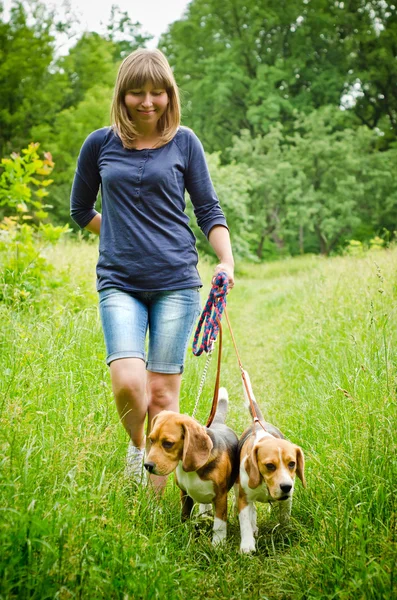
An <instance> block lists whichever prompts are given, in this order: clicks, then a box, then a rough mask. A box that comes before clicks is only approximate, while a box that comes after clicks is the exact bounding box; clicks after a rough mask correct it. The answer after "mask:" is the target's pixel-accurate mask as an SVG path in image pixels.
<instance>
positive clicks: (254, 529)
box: [252, 525, 259, 537]
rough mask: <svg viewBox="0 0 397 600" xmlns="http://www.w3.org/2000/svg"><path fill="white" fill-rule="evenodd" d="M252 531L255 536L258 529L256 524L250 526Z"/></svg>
mask: <svg viewBox="0 0 397 600" xmlns="http://www.w3.org/2000/svg"><path fill="white" fill-rule="evenodd" d="M252 533H253V534H254V536H255V537H258V533H259V529H258V528H257V526H256V525H254V526H253V527H252Z"/></svg>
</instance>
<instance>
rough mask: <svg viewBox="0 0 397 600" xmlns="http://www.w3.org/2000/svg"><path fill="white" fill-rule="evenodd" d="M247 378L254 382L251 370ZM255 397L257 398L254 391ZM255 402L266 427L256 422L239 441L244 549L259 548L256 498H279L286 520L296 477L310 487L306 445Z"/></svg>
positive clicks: (240, 516) (283, 520)
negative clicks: (265, 416) (272, 422)
mask: <svg viewBox="0 0 397 600" xmlns="http://www.w3.org/2000/svg"><path fill="white" fill-rule="evenodd" d="M246 380H247V382H248V385H249V386H250V383H249V377H248V373H246ZM251 390H252V388H251ZM244 392H245V390H244ZM251 397H252V398H254V396H253V394H251ZM254 405H255V410H256V411H257V416H258V418H259V419H260V421H261V423H262V424H263V426H264V428H265V430H266V431H264V429H263V428H262V427H261V425H259V424H258V423H255V425H254V426H252V427H250V428H249V429H247V430H246V431H245V432H244V433H243V435H242V436H241V438H240V442H239V450H240V473H239V481H238V512H239V521H240V531H241V545H240V551H241V552H244V553H250V552H254V551H255V538H254V535H256V534H257V533H258V528H257V524H256V507H255V502H278V503H279V506H280V523H281V524H285V523H286V522H287V521H288V519H289V517H290V514H291V507H292V495H293V492H294V485H295V477H296V476H297V477H298V478H299V479H300V480H301V482H302V485H303V487H306V480H305V474H304V469H305V459H304V455H303V452H302V449H301V448H299V446H296V445H295V444H292V443H291V442H289V441H288V440H286V439H284V436H283V435H282V433H281V432H280V431H279V430H278V429H277V428H276V427H273V426H272V425H270V424H269V423H266V422H265V421H264V420H263V416H262V414H261V412H260V410H259V407H258V405H257V403H256V401H255V400H254Z"/></svg>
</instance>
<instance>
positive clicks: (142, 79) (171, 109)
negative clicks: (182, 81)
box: [111, 48, 181, 148]
mask: <svg viewBox="0 0 397 600" xmlns="http://www.w3.org/2000/svg"><path fill="white" fill-rule="evenodd" d="M148 82H150V83H151V84H152V85H153V86H154V87H155V88H161V89H163V88H164V89H165V90H166V92H167V95H168V105H167V108H166V110H165V112H164V114H163V115H162V116H161V118H160V120H159V122H158V128H159V131H160V140H159V142H158V143H157V144H156V146H162V145H164V144H166V143H167V142H169V141H170V140H172V138H173V137H174V135H175V134H176V131H177V129H178V127H179V125H180V121H181V104H180V99H179V90H178V86H177V84H176V81H175V78H174V74H173V72H172V70H171V67H170V65H169V63H168V61H167V59H166V57H165V56H164V54H163V53H162V52H161V51H160V50H148V49H146V48H140V49H138V50H135V52H132V53H131V54H129V55H128V56H127V57H126V58H125V59H124V60H123V62H122V63H121V65H120V68H119V71H118V73H117V78H116V84H115V87H114V93H113V101H112V107H111V118H112V123H113V129H114V131H115V132H116V133H117V134H118V135H119V137H120V139H121V141H122V144H123V146H124V147H125V148H134V147H135V144H136V140H137V138H138V137H139V134H138V131H137V130H136V128H135V125H134V121H133V120H132V119H131V117H130V116H129V114H128V111H127V107H126V105H125V101H124V98H125V95H126V93H127V92H128V90H131V89H139V88H142V87H143V86H144V85H145V84H146V83H148Z"/></svg>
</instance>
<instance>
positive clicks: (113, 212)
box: [71, 127, 227, 292]
mask: <svg viewBox="0 0 397 600" xmlns="http://www.w3.org/2000/svg"><path fill="white" fill-rule="evenodd" d="M99 188H100V189H101V197H102V222H101V233H100V242H99V258H98V263H97V289H98V290H102V289H105V288H108V287H115V288H118V289H121V290H124V291H126V292H130V291H131V292H134V291H157V290H159V291H160V290H176V289H184V288H191V287H196V286H200V285H201V280H200V276H199V274H198V271H197V262H198V255H197V250H196V239H195V236H194V234H193V232H192V230H191V229H190V227H189V217H188V216H187V215H186V213H185V208H186V204H185V189H186V190H187V191H188V193H189V195H190V199H191V201H192V204H193V208H194V213H195V216H196V219H197V223H198V225H199V227H200V228H201V230H202V231H203V233H204V235H205V236H206V237H207V238H208V234H209V232H210V230H211V229H212V227H214V225H223V226H224V227H227V224H226V219H225V216H224V214H223V212H222V209H221V207H220V205H219V201H218V198H217V195H216V193H215V190H214V187H213V185H212V182H211V178H210V174H209V171H208V167H207V163H206V160H205V155H204V150H203V147H202V144H201V142H200V140H199V139H198V138H197V136H196V135H195V134H194V133H193V131H191V130H190V129H188V128H186V127H180V128H179V129H178V131H177V133H176V135H175V136H174V138H173V139H172V140H171V141H170V142H168V143H167V144H165V145H164V146H161V147H160V148H153V149H145V150H130V149H126V148H124V147H123V145H122V143H121V140H120V138H119V137H118V135H117V134H115V133H114V131H113V130H112V128H111V127H104V128H102V129H98V130H97V131H94V132H93V133H91V134H90V135H89V136H88V138H87V139H86V140H85V142H84V144H83V146H82V148H81V151H80V154H79V157H78V161H77V169H76V173H75V177H74V181H73V187H72V194H71V216H72V218H73V219H74V221H76V223H77V224H78V225H79V226H80V227H81V228H84V227H86V225H88V223H89V222H90V221H91V220H92V219H93V218H94V217H95V215H96V214H97V211H96V210H95V208H94V206H95V202H96V200H97V195H98V191H99Z"/></svg>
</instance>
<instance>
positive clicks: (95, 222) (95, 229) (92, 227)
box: [84, 213, 102, 235]
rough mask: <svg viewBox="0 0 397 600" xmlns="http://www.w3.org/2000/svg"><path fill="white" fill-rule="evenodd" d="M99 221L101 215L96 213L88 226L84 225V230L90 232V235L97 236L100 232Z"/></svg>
mask: <svg viewBox="0 0 397 600" xmlns="http://www.w3.org/2000/svg"><path fill="white" fill-rule="evenodd" d="M101 220H102V217H101V215H100V214H99V213H98V214H97V215H95V217H94V218H93V219H92V220H91V221H90V222H89V223H88V225H86V226H85V227H84V229H87V230H88V231H91V233H96V234H97V235H99V233H100V231H101Z"/></svg>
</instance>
